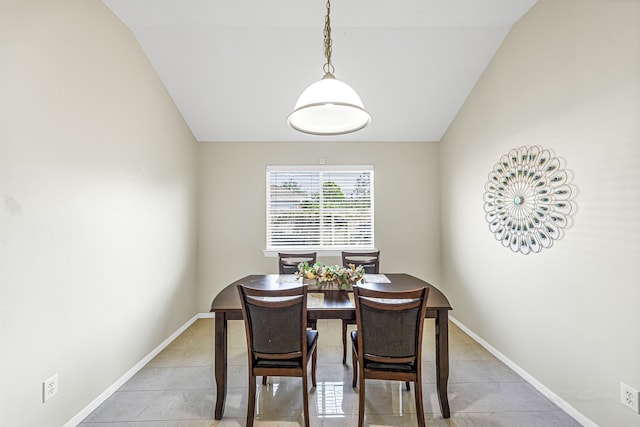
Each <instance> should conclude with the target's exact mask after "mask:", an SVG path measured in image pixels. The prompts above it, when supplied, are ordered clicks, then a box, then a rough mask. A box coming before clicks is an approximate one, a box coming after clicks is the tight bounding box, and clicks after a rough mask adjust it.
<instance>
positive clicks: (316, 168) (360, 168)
mask: <svg viewBox="0 0 640 427" xmlns="http://www.w3.org/2000/svg"><path fill="white" fill-rule="evenodd" d="M274 172H281V173H293V174H295V173H296V172H306V173H309V172H311V173H314V172H317V173H318V174H320V180H319V186H318V189H320V188H322V185H323V184H322V182H323V180H322V176H323V174H324V173H327V172H335V173H338V174H339V173H344V172H356V173H368V174H369V188H368V189H369V198H370V211H371V212H370V217H369V218H370V222H371V228H370V230H367V231H368V232H370V235H371V239H370V242H368V243H369V244H367V245H349V246H347V245H345V246H332V247H327V246H322V245H321V246H311V245H309V246H295V247H289V246H269V243H270V236H269V234H270V233H271V232H272V228H271V226H270V218H271V207H270V206H271V205H270V202H271V195H272V191H271V179H270V176H271V175H270V174H271V173H274ZM265 183H266V197H265V199H266V203H265V226H266V227H265V249H264V251H263V252H264V254H265V256H277V255H278V252H286V253H292V252H293V253H295V252H310V251H313V252H317V253H318V255H323V256H339V255H340V254H341V252H342V251H345V250H346V251H371V250H377V249H376V246H375V199H374V193H375V192H374V189H375V186H374V167H373V165H267V167H266V172H265Z"/></svg>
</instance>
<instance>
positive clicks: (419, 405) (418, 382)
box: [414, 378, 425, 427]
mask: <svg viewBox="0 0 640 427" xmlns="http://www.w3.org/2000/svg"><path fill="white" fill-rule="evenodd" d="M414 388H415V391H416V416H417V417H418V426H419V427H425V423H424V405H423V403H422V381H421V380H420V378H418V379H417V380H416V383H415V385H414Z"/></svg>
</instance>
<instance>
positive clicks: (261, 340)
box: [238, 284, 307, 363]
mask: <svg viewBox="0 0 640 427" xmlns="http://www.w3.org/2000/svg"><path fill="white" fill-rule="evenodd" d="M238 293H239V294H240V301H241V303H242V315H243V316H244V319H245V322H244V324H245V329H246V335H247V348H248V349H249V350H248V351H249V352H250V354H251V355H252V358H251V360H253V361H255V360H257V359H297V358H300V359H301V363H302V362H306V353H307V348H306V347H307V346H306V324H307V295H306V294H307V287H306V286H298V287H295V288H289V289H275V290H273V289H269V290H266V289H253V288H248V287H246V286H244V285H242V284H240V285H238ZM303 343H305V344H303Z"/></svg>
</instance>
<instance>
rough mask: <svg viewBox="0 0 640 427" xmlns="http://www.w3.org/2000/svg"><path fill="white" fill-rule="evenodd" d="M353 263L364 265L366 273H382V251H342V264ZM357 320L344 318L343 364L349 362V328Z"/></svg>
mask: <svg viewBox="0 0 640 427" xmlns="http://www.w3.org/2000/svg"><path fill="white" fill-rule="evenodd" d="M349 264H353V265H355V266H356V267H357V266H359V265H361V266H363V267H364V272H365V274H379V273H380V251H372V252H347V251H342V265H343V267H348V266H349ZM355 324H356V321H355V320H352V319H350V320H347V319H342V364H343V365H344V364H345V363H347V328H348V327H349V325H355Z"/></svg>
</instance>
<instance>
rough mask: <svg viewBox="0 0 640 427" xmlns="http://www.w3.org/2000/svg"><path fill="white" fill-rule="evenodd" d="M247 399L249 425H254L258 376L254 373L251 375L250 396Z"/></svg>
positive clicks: (248, 426)
mask: <svg viewBox="0 0 640 427" xmlns="http://www.w3.org/2000/svg"><path fill="white" fill-rule="evenodd" d="M247 399H248V400H247V427H253V419H254V418H255V413H256V377H254V376H253V375H249V396H248V398H247Z"/></svg>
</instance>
